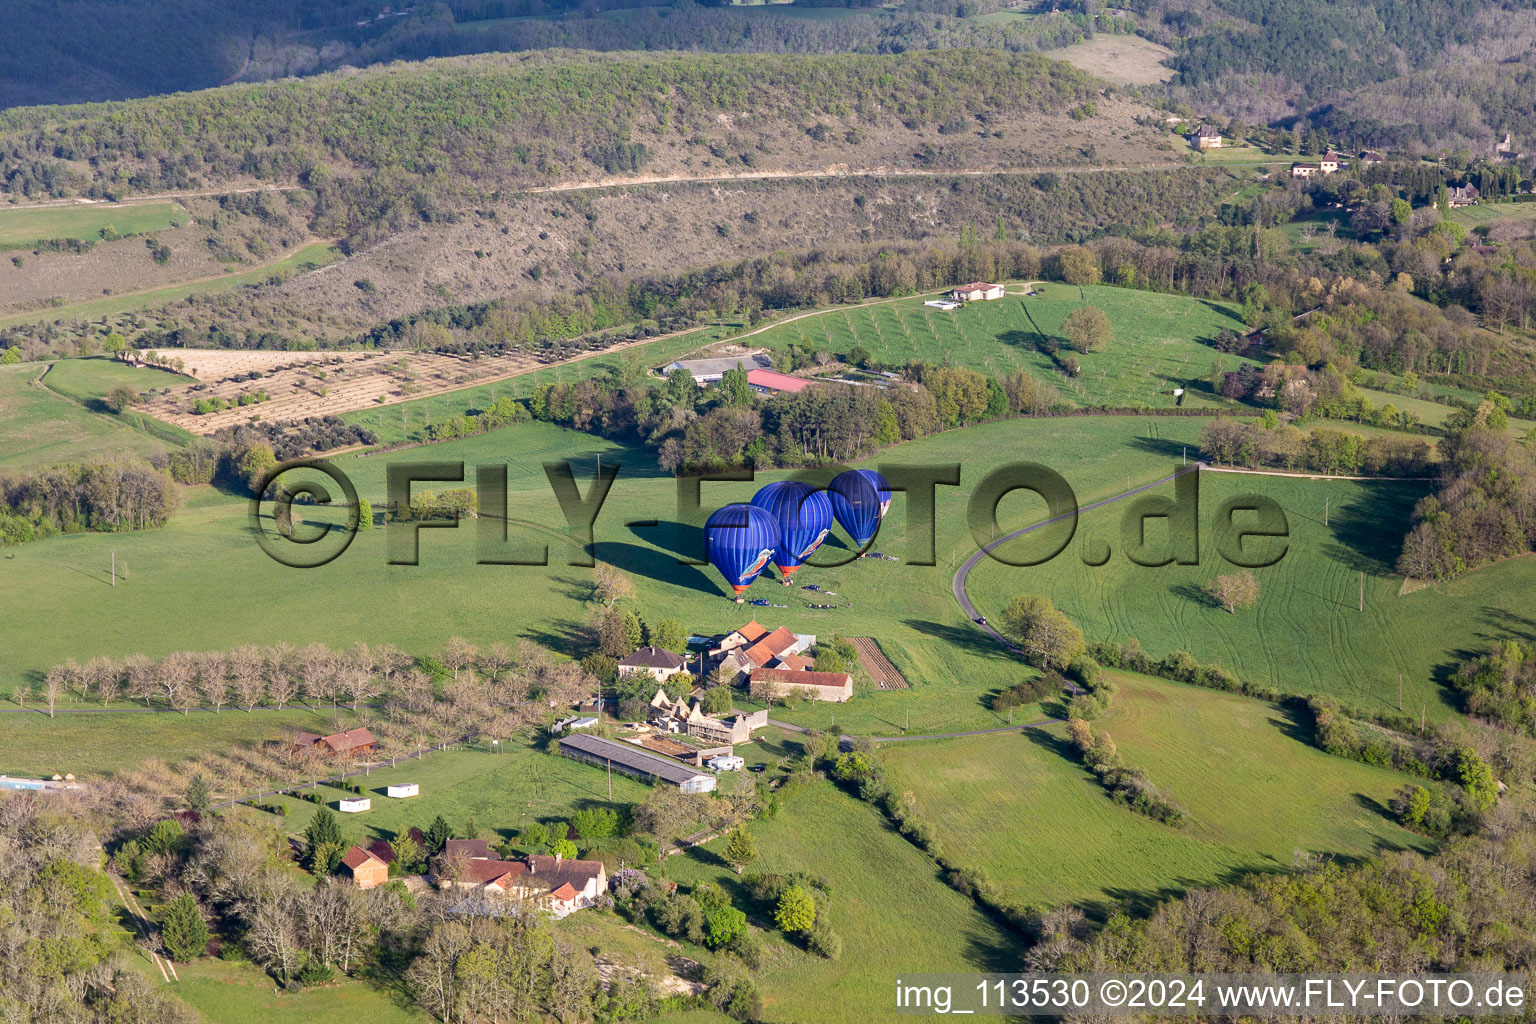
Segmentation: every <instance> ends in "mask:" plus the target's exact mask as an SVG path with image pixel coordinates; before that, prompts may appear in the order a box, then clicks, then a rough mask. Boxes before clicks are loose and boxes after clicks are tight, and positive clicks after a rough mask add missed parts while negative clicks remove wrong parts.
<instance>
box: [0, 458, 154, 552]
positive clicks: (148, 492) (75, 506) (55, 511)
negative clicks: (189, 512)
mask: <svg viewBox="0 0 1536 1024" xmlns="http://www.w3.org/2000/svg"><path fill="white" fill-rule="evenodd" d="M177 500H178V496H177V494H176V489H175V488H174V487H172V486H171V479H170V476H169V475H167V474H165V473H162V472H159V471H157V470H155V469H153V468H152V467H150V466H146V465H142V464H132V463H100V464H95V465H67V466H57V467H54V468H52V469H46V470H42V471H40V472H37V473H34V474H30V475H26V476H6V477H0V546H4V545H9V544H20V543H24V542H26V541H30V540H35V539H38V538H41V537H48V536H53V535H55V534H58V533H79V532H82V531H85V530H100V531H108V532H114V531H118V530H144V529H149V528H150V527H154V526H162V525H164V524H165V522H166V520H168V519H170V517H171V513H172V512H173V511H175V508H176V504H177Z"/></svg>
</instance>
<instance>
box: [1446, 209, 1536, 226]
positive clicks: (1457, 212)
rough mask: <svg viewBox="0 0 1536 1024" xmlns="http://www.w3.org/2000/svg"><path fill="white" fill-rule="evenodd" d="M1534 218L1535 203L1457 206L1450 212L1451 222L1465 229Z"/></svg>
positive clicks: (1535, 211)
mask: <svg viewBox="0 0 1536 1024" xmlns="http://www.w3.org/2000/svg"><path fill="white" fill-rule="evenodd" d="M1532 217H1536V203H1479V204H1478V205H1476V206H1459V207H1457V208H1456V209H1454V210H1452V211H1451V220H1454V221H1456V222H1457V223H1458V224H1461V225H1463V226H1465V227H1469V228H1475V227H1477V226H1478V225H1479V224H1492V223H1495V222H1497V221H1504V220H1530V219H1531V218H1532Z"/></svg>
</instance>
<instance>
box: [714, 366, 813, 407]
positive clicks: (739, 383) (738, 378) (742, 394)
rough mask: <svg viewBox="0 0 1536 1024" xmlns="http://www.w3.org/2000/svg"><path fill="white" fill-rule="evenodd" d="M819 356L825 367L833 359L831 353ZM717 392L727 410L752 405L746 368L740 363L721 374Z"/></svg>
mask: <svg viewBox="0 0 1536 1024" xmlns="http://www.w3.org/2000/svg"><path fill="white" fill-rule="evenodd" d="M817 356H818V360H819V361H820V362H822V364H823V365H825V364H826V363H827V362H830V361H831V359H832V356H831V354H830V353H827V354H826V355H825V356H824V357H823V356H822V353H819V352H818V353H817ZM716 390H717V391H718V392H719V394H720V404H721V405H723V406H725V407H727V408H734V409H741V408H747V407H749V406H751V404H752V385H751V384H750V383H748V381H747V371H746V368H745V367H743V366H742V365H741V364H740V363H738V364H736V365H735V366H733V367H731V368H730V369H729V370H726V371H725V373H723V374H721V376H720V383H719V385H718V387H717V388H716Z"/></svg>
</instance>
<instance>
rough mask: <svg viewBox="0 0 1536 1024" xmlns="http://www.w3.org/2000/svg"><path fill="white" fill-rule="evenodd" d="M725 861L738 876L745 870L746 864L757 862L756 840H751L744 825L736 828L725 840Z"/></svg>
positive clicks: (750, 835) (750, 834)
mask: <svg viewBox="0 0 1536 1024" xmlns="http://www.w3.org/2000/svg"><path fill="white" fill-rule="evenodd" d="M725 860H726V863H727V864H729V865H730V866H731V867H733V868H735V869H736V873H737V874H738V875H739V874H741V873H742V872H743V871H745V870H746V868H747V865H748V864H751V863H752V862H753V861H755V860H757V840H755V839H753V838H752V833H750V832H748V831H747V827H746V826H745V825H738V826H736V830H735V831H734V832H732V833H731V837H730V838H729V839H727V840H726V842H725Z"/></svg>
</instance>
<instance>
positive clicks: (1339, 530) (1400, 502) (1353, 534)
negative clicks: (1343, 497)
mask: <svg viewBox="0 0 1536 1024" xmlns="http://www.w3.org/2000/svg"><path fill="white" fill-rule="evenodd" d="M1428 486H1429V485H1428V483H1427V482H1426V483H1424V484H1423V485H1422V486H1420V485H1414V484H1406V483H1402V482H1394V481H1389V480H1379V481H1370V480H1362V481H1359V482H1358V483H1356V484H1355V487H1356V488H1357V490H1356V492H1355V495H1354V496H1353V497H1352V498H1350V499H1349V500H1348V501H1345V502H1342V503H1337V504H1335V505H1334V508H1333V511H1332V514H1331V515H1330V516H1329V520H1328V530H1329V532H1331V533H1332V534H1333V539H1334V540H1335V541H1336V542H1337V543H1336V544H1334V545H1330V546H1329V547H1328V548H1327V549H1326V554H1327V555H1328V556H1329V557H1330V558H1333V559H1334V560H1336V561H1339V562H1342V563H1344V564H1345V565H1347V566H1348V567H1349V568H1350V569H1351V570H1353V571H1355V572H1367V573H1390V572H1392V571H1393V568H1394V567H1395V566H1396V564H1397V556H1398V554H1399V553H1400V552H1401V551H1402V547H1403V536H1404V534H1405V533H1406V530H1407V524H1408V523H1409V522H1410V521H1411V520H1412V518H1413V506H1414V505H1415V504H1416V503H1417V502H1418V500H1419V498H1421V497H1423V495H1424V494H1425V493H1426V492H1427V490H1428ZM1383 523H1393V524H1400V526H1398V527H1393V528H1389V529H1383V528H1382V525H1381V524H1383Z"/></svg>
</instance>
